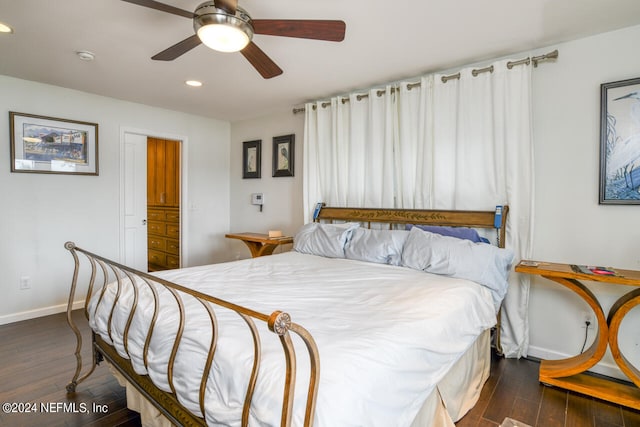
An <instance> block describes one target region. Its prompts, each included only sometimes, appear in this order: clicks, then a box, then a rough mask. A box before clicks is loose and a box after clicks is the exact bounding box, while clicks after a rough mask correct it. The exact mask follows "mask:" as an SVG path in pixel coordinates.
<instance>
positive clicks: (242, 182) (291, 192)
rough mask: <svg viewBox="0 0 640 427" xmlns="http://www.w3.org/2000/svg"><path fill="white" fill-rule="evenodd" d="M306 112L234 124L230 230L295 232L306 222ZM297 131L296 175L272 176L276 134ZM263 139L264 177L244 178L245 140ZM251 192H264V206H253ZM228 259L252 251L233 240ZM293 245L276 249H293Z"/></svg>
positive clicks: (270, 116)
mask: <svg viewBox="0 0 640 427" xmlns="http://www.w3.org/2000/svg"><path fill="white" fill-rule="evenodd" d="M303 131H304V114H295V115H294V114H293V113H292V110H286V111H281V112H276V113H273V114H271V115H268V116H265V117H261V118H257V119H254V120H247V121H242V122H236V123H233V124H232V125H231V212H232V215H231V231H233V232H243V231H253V232H260V233H266V232H267V231H269V230H282V231H283V233H285V234H286V235H289V236H291V235H293V234H294V233H295V232H296V231H297V230H298V228H300V226H302V224H303V213H302V146H303ZM288 134H295V164H294V176H293V177H278V178H274V177H272V176H271V175H272V155H273V151H272V150H273V137H275V136H280V135H288ZM256 139H260V140H262V177H261V178H260V179H242V143H243V141H254V140H256ZM251 193H263V194H264V200H265V203H264V207H263V210H262V212H260V210H259V208H258V206H254V205H251V203H250V201H251ZM229 244H230V251H229V259H239V258H248V257H249V256H250V254H249V250H248V249H247V248H246V247H245V246H244V244H243V243H242V242H240V241H230V242H229ZM290 247H291V246H290V245H286V246H285V247H282V248H278V249H276V253H277V252H279V251H281V250H288V249H290Z"/></svg>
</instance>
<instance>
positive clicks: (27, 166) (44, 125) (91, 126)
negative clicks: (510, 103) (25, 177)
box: [9, 111, 98, 175]
mask: <svg viewBox="0 0 640 427" xmlns="http://www.w3.org/2000/svg"><path fill="white" fill-rule="evenodd" d="M9 133H10V139H11V147H10V148H11V172H32V173H58V174H72V175H98V125H97V124H96V123H88V122H81V121H76V120H68V119H59V118H55V117H45V116H38V115H34V114H24V113H16V112H14V111H10V112H9Z"/></svg>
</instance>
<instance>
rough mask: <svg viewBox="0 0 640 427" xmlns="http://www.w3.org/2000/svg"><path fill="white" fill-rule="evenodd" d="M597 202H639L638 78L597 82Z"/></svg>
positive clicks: (639, 134) (639, 94)
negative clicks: (598, 104)
mask: <svg viewBox="0 0 640 427" xmlns="http://www.w3.org/2000/svg"><path fill="white" fill-rule="evenodd" d="M600 204H616V205H622V204H631V205H637V204H640V78H636V79H629V80H621V81H618V82H611V83H603V84H602V85H601V86H600Z"/></svg>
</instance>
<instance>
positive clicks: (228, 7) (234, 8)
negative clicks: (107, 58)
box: [122, 0, 346, 79]
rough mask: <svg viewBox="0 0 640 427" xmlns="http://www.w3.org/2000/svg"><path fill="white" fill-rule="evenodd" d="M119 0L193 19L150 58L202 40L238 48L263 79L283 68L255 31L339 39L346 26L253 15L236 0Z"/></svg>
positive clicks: (170, 56) (173, 54)
mask: <svg viewBox="0 0 640 427" xmlns="http://www.w3.org/2000/svg"><path fill="white" fill-rule="evenodd" d="M122 1H126V2H128V3H133V4H137V5H139V6H144V7H148V8H151V9H156V10H159V11H162V12H167V13H171V14H174V15H178V16H183V17H185V18H190V19H193V29H194V31H195V32H196V34H194V35H192V36H190V37H187V38H186V39H184V40H182V41H181V42H178V43H176V44H175V45H173V46H171V47H170V48H168V49H165V50H163V51H162V52H160V53H158V54H156V55H154V56H152V57H151V59H154V60H158V61H173V60H174V59H176V58H178V57H179V56H180V55H183V54H185V53H187V52H188V51H190V50H191V49H193V48H195V47H196V46H198V45H200V44H201V43H204V44H205V45H207V46H208V47H210V48H212V49H215V50H219V51H222V52H237V51H240V53H242V55H243V56H244V57H245V58H246V59H247V60H248V61H249V62H250V63H251V65H253V67H254V68H255V69H256V70H257V71H258V72H259V73H260V74H261V75H262V77H264V78H265V79H270V78H272V77H276V76H278V75H280V74H282V69H281V68H280V67H278V65H277V64H276V63H275V62H273V60H272V59H271V58H269V57H268V56H267V54H265V53H264V52H263V51H262V50H261V49H260V48H259V47H258V46H257V45H256V44H255V43H254V42H253V41H252V40H251V39H252V38H253V35H254V34H264V35H270V36H282V37H297V38H303V39H315V40H326V41H334V42H339V41H342V40H344V33H345V28H346V25H345V23H344V22H343V21H331V20H309V19H301V20H292V19H252V18H251V16H249V14H248V13H247V12H246V11H245V10H244V9H243V8H241V7H239V6H238V1H237V0H210V1H205V2H204V3H202V4H200V5H199V6H198V7H197V8H196V10H195V11H194V12H189V11H187V10H184V9H180V8H177V7H174V6H171V5H168V4H164V3H160V2H157V1H154V0H122Z"/></svg>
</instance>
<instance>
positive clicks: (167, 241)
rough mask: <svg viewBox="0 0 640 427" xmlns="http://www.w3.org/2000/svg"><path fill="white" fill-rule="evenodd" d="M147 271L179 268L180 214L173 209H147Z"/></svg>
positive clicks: (176, 209)
mask: <svg viewBox="0 0 640 427" xmlns="http://www.w3.org/2000/svg"><path fill="white" fill-rule="evenodd" d="M147 218H148V221H147V246H148V253H149V260H148V262H149V266H148V268H149V271H158V270H169V269H173V268H179V267H180V212H179V210H178V208H174V207H155V206H154V207H148V209H147Z"/></svg>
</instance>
